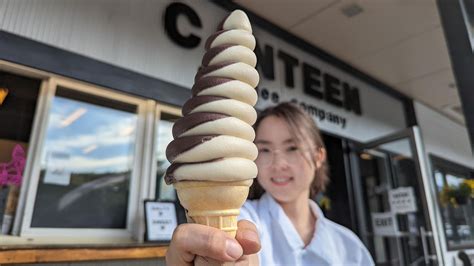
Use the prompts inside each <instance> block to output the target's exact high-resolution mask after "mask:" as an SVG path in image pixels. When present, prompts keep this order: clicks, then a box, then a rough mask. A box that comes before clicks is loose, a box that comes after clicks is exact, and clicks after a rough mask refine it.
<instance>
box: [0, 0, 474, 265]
mask: <svg viewBox="0 0 474 266" xmlns="http://www.w3.org/2000/svg"><path fill="white" fill-rule="evenodd" d="M227 8H228V6H227V5H222V4H217V3H213V2H199V3H197V2H195V1H181V2H171V1H142V0H140V1H131V0H120V1H108V0H101V1H52V0H51V1H42V2H39V1H11V0H10V1H8V0H0V73H1V76H0V77H1V78H0V90H1V89H3V92H4V93H3V94H4V95H5V97H3V101H1V102H2V103H1V104H0V123H1V124H2V125H3V126H2V127H1V129H0V163H3V165H4V167H5V169H7V167H8V171H9V174H8V180H6V181H5V182H4V183H2V185H3V186H2V190H1V195H3V198H4V200H3V202H5V203H4V205H5V207H4V208H3V210H2V212H3V219H2V223H3V225H4V229H3V234H4V235H2V236H0V244H1V245H2V246H4V247H5V248H7V249H15V247H16V248H18V247H21V246H24V245H26V244H34V245H36V246H39V247H41V246H42V245H46V246H47V245H56V246H61V247H66V248H67V247H70V246H71V245H81V246H85V247H87V246H90V245H93V246H97V245H99V246H102V247H103V246H111V245H115V244H117V243H121V244H122V245H134V244H141V243H151V242H149V241H147V233H148V232H147V231H148V230H146V219H145V218H146V217H145V211H144V202H145V201H146V200H161V201H172V202H175V201H176V195H175V193H174V191H173V189H172V188H171V187H169V186H166V185H165V184H164V182H163V173H164V171H165V170H166V167H167V166H168V165H169V164H168V162H167V160H166V157H165V154H164V151H165V148H166V145H167V144H168V143H169V142H170V141H171V140H172V136H171V127H172V125H173V122H174V121H175V120H176V119H177V118H179V116H180V106H182V104H183V103H184V101H185V100H186V99H187V98H189V97H190V95H191V93H190V88H191V87H192V85H193V79H194V75H195V72H196V71H197V68H198V67H199V64H200V62H201V57H202V55H203V51H204V43H205V39H206V37H207V36H209V35H210V34H211V33H212V32H213V31H214V30H215V26H216V25H217V24H218V23H219V21H220V20H221V19H222V18H223V17H224V16H225V14H226V13H227V12H228V10H227ZM251 20H252V22H253V29H254V35H255V36H256V39H257V48H256V53H257V57H258V62H259V63H258V66H257V69H258V71H259V73H260V76H261V82H260V84H259V86H258V88H257V91H258V94H259V102H258V103H257V106H256V108H257V109H259V110H262V109H263V108H265V107H267V106H270V105H274V104H277V103H279V102H284V101H292V102H295V103H297V104H298V105H300V106H301V107H303V108H304V109H305V110H306V111H307V112H308V113H310V114H311V115H312V116H313V117H314V119H315V121H316V122H317V123H318V125H319V127H320V128H321V131H322V132H323V135H324V140H325V144H326V146H327V149H328V160H329V164H330V169H331V184H330V186H329V189H328V191H327V192H326V193H325V194H324V195H318V198H315V200H316V201H319V202H320V204H321V205H324V210H325V213H326V215H327V216H328V217H329V218H330V219H332V220H334V221H336V222H338V223H340V224H342V225H344V226H346V227H348V228H350V229H351V230H353V231H354V232H355V233H356V234H357V235H358V236H359V237H360V238H361V239H362V241H363V242H364V244H365V245H366V246H367V247H368V249H369V250H370V252H371V254H372V256H373V257H374V260H375V261H376V262H377V263H379V264H383V265H392V264H393V265H412V264H413V263H415V265H437V264H439V265H459V264H460V263H461V262H460V261H459V260H458V259H457V257H458V253H459V252H460V251H464V252H466V254H474V219H473V218H472V217H474V209H473V208H474V207H473V206H474V202H473V199H472V198H470V197H471V196H470V195H469V196H466V197H464V198H463V199H461V198H458V199H457V201H456V202H452V201H451V199H452V198H453V197H454V196H453V197H449V195H451V194H448V192H446V191H448V190H449V189H450V188H451V191H454V192H453V193H455V192H456V191H457V190H458V188H459V191H461V188H462V185H463V184H470V182H472V180H473V178H474V169H473V165H474V158H473V156H472V150H471V148H470V145H469V137H468V134H467V130H466V128H465V127H464V126H463V125H460V124H458V123H455V122H453V121H451V120H450V119H448V118H447V117H445V116H443V115H441V114H439V113H437V112H435V111H433V110H432V109H430V108H428V107H427V106H425V105H423V104H421V103H419V102H416V101H413V100H412V99H410V98H408V97H406V96H404V95H402V94H400V93H398V92H396V91H395V90H393V89H392V88H390V87H389V86H387V85H385V84H383V83H381V82H379V81H377V80H375V79H374V78H372V77H370V76H368V75H366V74H364V73H361V72H360V71H358V70H357V69H354V68H352V67H350V66H349V65H348V64H346V63H344V62H342V61H340V60H338V59H337V58H334V57H333V56H331V55H329V54H327V53H325V52H324V51H321V50H320V49H318V48H316V47H313V46H311V45H309V44H307V43H306V42H304V41H302V40H301V39H298V38H296V37H294V36H293V35H291V34H289V33H287V32H285V31H283V30H281V29H279V28H277V27H275V26H273V25H271V24H270V23H268V22H266V21H264V20H263V19H261V18H258V17H252V16H251ZM348 49H350V48H348ZM12 165H15V167H12ZM0 169H1V168H0ZM18 173H22V174H18ZM5 176H6V175H5ZM13 177H15V178H13ZM473 190H474V188H473ZM12 195H13V196H12ZM453 195H454V194H453ZM446 197H448V200H447V201H445V200H444V199H445V198H446ZM0 198H1V197H0ZM8 198H10V199H11V198H13V199H16V201H17V202H16V204H13V203H11V204H10V205H14V207H10V208H7V207H6V205H8V204H7V203H8ZM322 199H324V201H325V202H330V204H323V203H322ZM463 200H465V201H463ZM11 201H12V200H10V202H11ZM0 203H1V201H0ZM1 206H2V205H1V204H0V207H1ZM0 209H1V208H0ZM177 213H178V214H177V220H178V221H179V222H182V221H184V213H183V212H182V209H180V208H179V207H178V209H177ZM347 214H349V215H347ZM161 244H164V245H166V243H161ZM91 260H93V259H91Z"/></svg>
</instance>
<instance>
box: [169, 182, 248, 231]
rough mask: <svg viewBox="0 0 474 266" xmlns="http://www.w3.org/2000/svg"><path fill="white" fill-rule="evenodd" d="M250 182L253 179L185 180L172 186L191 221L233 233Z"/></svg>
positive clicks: (235, 229)
mask: <svg viewBox="0 0 474 266" xmlns="http://www.w3.org/2000/svg"><path fill="white" fill-rule="evenodd" d="M251 184H252V180H243V181H235V182H204V181H203V182H193V181H187V182H186V181H185V182H178V183H176V185H175V187H176V189H177V191H178V197H179V201H180V202H181V204H182V205H183V207H184V208H186V210H187V211H188V213H187V216H188V220H189V221H190V222H194V223H198V224H203V225H208V226H211V227H215V228H219V229H221V230H223V231H225V232H226V233H228V234H229V235H230V236H232V237H235V234H236V232H237V216H238V215H239V209H240V207H242V204H243V203H244V202H245V200H246V199H247V195H248V192H249V186H250V185H251Z"/></svg>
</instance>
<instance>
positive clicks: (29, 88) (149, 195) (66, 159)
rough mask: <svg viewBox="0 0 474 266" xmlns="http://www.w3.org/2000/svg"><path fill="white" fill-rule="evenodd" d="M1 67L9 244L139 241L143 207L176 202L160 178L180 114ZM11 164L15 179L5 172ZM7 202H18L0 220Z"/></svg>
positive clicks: (0, 203) (0, 152) (3, 196)
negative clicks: (153, 202) (148, 203)
mask: <svg viewBox="0 0 474 266" xmlns="http://www.w3.org/2000/svg"><path fill="white" fill-rule="evenodd" d="M0 68H1V69H5V70H7V71H10V72H11V73H18V75H17V74H11V73H10V72H4V71H3V70H0V121H2V123H4V125H3V126H0V177H1V178H0V181H1V182H0V227H1V225H2V219H3V221H6V222H8V223H9V224H10V225H9V227H8V232H5V233H4V234H9V235H10V236H8V237H7V238H8V243H17V241H18V243H26V242H25V238H28V243H30V244H68V243H73V244H91V243H97V244H100V243H103V244H107V243H114V244H116V243H136V242H141V241H142V240H143V237H144V230H145V228H144V227H145V223H144V206H143V204H144V201H145V200H149V199H160V200H167V201H174V202H176V203H177V202H178V201H177V197H176V191H175V190H174V188H173V186H168V185H165V184H164V179H163V176H164V173H165V170H166V168H167V167H168V166H169V163H168V161H167V159H166V153H165V151H166V146H167V145H168V143H169V142H170V141H172V139H173V137H172V133H171V131H172V126H173V124H174V122H175V120H176V119H178V118H179V117H180V116H181V111H180V109H179V108H174V107H170V106H166V105H162V104H159V103H157V102H156V101H153V100H147V99H141V98H138V97H134V96H129V95H125V94H122V93H119V92H117V91H114V90H110V89H106V88H101V87H98V86H93V85H88V84H83V83H80V82H78V81H74V80H70V79H65V78H62V77H58V76H55V75H53V74H50V73H46V72H42V71H38V70H34V69H30V68H27V67H22V66H18V65H15V64H11V63H8V62H3V61H0ZM30 77H34V78H30ZM5 125H6V126H5ZM17 146H18V147H20V148H21V149H22V150H20V148H17ZM20 159H21V160H20ZM15 160H16V161H15ZM17 161H21V162H22V163H23V165H22V167H24V169H21V170H24V171H23V173H22V174H21V173H20V174H18V175H16V174H15V173H16V172H15V171H16V170H15V169H16V168H15V169H13V168H12V167H10V165H14V166H15V167H16V166H17V165H18V163H16V164H12V163H11V162H17ZM5 166H8V167H5ZM12 169H13V170H15V171H13V170H12ZM17 172H18V171H17ZM4 173H8V176H7V179H5V178H3V177H4V176H6V175H4ZM13 174H15V178H13V179H12V178H10V176H13ZM4 179H5V180H7V181H6V182H9V181H11V180H15V182H16V183H14V184H13V186H14V187H11V186H10V185H9V183H8V184H7V183H5V184H4V183H3V181H4ZM10 179H11V180H10ZM20 186H21V190H20ZM10 194H11V195H10ZM10 198H12V199H13V200H14V201H18V204H17V205H16V204H15V208H14V209H13V210H10V209H9V210H8V216H9V217H7V218H8V219H4V217H5V216H4V214H5V213H6V212H5V206H6V205H7V201H10ZM10 205H12V204H10V203H8V206H10ZM177 205H178V221H179V222H183V221H185V219H186V218H185V214H184V209H182V207H180V205H179V203H177ZM16 206H18V207H16ZM15 211H16V213H15ZM4 228H6V227H5V226H4ZM0 238H1V237H0Z"/></svg>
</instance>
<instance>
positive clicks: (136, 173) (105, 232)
mask: <svg viewBox="0 0 474 266" xmlns="http://www.w3.org/2000/svg"><path fill="white" fill-rule="evenodd" d="M0 69H2V70H4V71H7V72H11V73H14V74H17V75H21V76H25V77H29V78H35V79H38V80H39V81H40V82H41V85H40V91H39V93H38V98H37V105H36V110H35V114H34V119H33V125H32V129H31V134H30V139H29V142H28V143H29V145H28V151H27V154H28V157H27V160H26V165H25V169H24V172H23V184H22V185H21V188H20V195H19V198H18V205H17V209H16V213H15V217H14V220H13V228H12V233H11V235H10V236H5V238H4V241H3V240H2V241H0V243H5V244H8V245H26V244H27V245H44V244H46V245H51V244H54V245H61V246H67V245H81V244H85V245H88V244H93V245H95V244H99V245H105V246H108V245H111V244H114V245H116V244H119V245H120V243H124V244H137V243H143V242H144V232H145V222H144V209H143V202H144V201H145V200H147V199H154V198H155V193H156V181H157V180H156V178H155V175H156V165H155V163H153V162H154V161H156V158H155V148H156V147H155V144H156V141H157V137H158V136H157V133H158V132H157V128H158V126H159V123H160V119H161V115H162V113H167V114H171V115H175V116H179V117H181V109H180V108H179V107H176V106H172V105H167V104H163V103H161V102H158V101H156V100H152V99H146V98H141V97H139V96H134V95H130V94H126V93H123V92H119V91H116V90H113V89H111V88H105V87H101V86H98V85H95V84H89V83H85V82H82V81H78V80H75V79H72V78H66V77H63V76H60V75H57V74H54V73H49V72H45V71H42V70H38V69H34V68H30V67H27V66H22V65H18V64H15V63H11V62H7V61H3V60H0ZM57 86H62V87H64V88H66V89H73V90H74V89H76V90H78V91H80V92H86V93H89V92H90V93H92V94H93V95H97V96H100V97H106V98H111V99H116V100H119V101H123V100H125V102H131V103H132V104H135V103H137V104H138V105H137V108H138V109H139V110H138V112H137V115H138V125H139V128H137V135H136V136H137V137H136V142H135V150H134V163H133V172H132V179H131V182H132V181H133V182H136V184H134V186H135V187H134V190H135V191H136V192H134V193H135V194H134V195H133V197H134V199H133V200H132V191H130V192H131V193H130V196H129V203H128V213H127V214H128V216H127V228H126V229H85V228H84V229H80V228H79V229H78V228H67V229H65V228H60V229H57V228H56V229H55V228H46V229H43V230H39V229H38V228H31V227H30V225H31V221H32V214H33V208H34V205H35V200H36V199H35V198H36V192H37V188H38V187H37V185H38V182H39V173H40V168H41V165H40V157H41V152H42V149H43V148H44V142H45V136H46V132H47V123H48V119H49V112H50V110H51V103H52V100H53V97H54V96H55V91H56V87H57ZM110 96H111V97H110ZM33 191H34V193H32V192H33ZM65 234H67V236H66V235H65Z"/></svg>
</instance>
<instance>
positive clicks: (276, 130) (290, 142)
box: [255, 116, 324, 203]
mask: <svg viewBox="0 0 474 266" xmlns="http://www.w3.org/2000/svg"><path fill="white" fill-rule="evenodd" d="M308 143H314V141H312V140H311V141H308ZM255 144H256V145H257V147H258V152H259V157H258V158H257V160H256V164H257V166H258V176H257V180H258V182H259V183H260V185H261V186H262V187H263V188H264V189H265V191H267V192H268V193H270V194H271V195H272V196H273V198H275V199H276V200H277V201H278V202H280V203H289V202H292V201H295V200H297V199H298V197H304V198H308V197H309V192H310V186H311V183H312V181H313V177H314V173H315V170H316V169H315V167H316V165H318V166H319V165H320V163H321V160H320V159H318V157H320V158H321V159H322V160H324V158H323V157H321V156H319V155H320V154H319V153H317V154H316V155H315V152H312V151H311V150H310V149H311V147H304V148H303V150H302V149H301V148H299V147H298V145H297V143H296V140H295V138H294V137H293V136H292V135H291V133H290V131H289V128H288V124H287V123H286V122H285V120H284V119H282V118H279V117H276V116H269V117H266V118H264V119H263V120H262V121H261V122H260V125H259V127H258V128H257V132H256V138H255ZM312 148H313V151H314V150H315V149H316V147H312ZM305 157H306V159H305Z"/></svg>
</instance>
